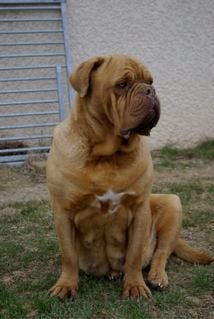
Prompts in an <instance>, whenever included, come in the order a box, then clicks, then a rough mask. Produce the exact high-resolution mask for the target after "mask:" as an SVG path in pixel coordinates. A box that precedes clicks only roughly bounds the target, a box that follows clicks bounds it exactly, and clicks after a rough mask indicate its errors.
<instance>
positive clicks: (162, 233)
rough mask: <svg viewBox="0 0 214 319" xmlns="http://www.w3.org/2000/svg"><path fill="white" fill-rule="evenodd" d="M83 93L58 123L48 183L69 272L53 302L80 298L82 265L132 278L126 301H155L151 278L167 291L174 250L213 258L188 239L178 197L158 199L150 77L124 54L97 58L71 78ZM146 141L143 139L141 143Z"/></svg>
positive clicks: (194, 258)
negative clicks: (150, 141) (150, 137)
mask: <svg viewBox="0 0 214 319" xmlns="http://www.w3.org/2000/svg"><path fill="white" fill-rule="evenodd" d="M70 82H71V85H72V86H73V88H74V89H75V90H76V91H77V93H78V94H77V97H76V102H75V105H74V107H73V110H72V115H71V116H70V117H69V118H67V119H66V120H65V121H64V122H62V123H61V124H59V125H58V126H57V127H56V129H55V132H54V139H53V145H52V148H51V151H50V154H49V158H48V162H47V179H48V188H49V193H50V198H51V202H52V205H53V209H54V217H55V225H56V230H57V234H58V236H59V240H60V246H61V254H62V273H61V275H60V277H59V279H58V281H57V282H56V284H55V285H54V286H53V287H52V288H51V289H50V292H51V294H52V295H53V296H59V297H60V298H64V297H65V296H66V295H71V296H75V294H76V292H77V289H78V280H79V278H78V272H79V268H80V269H82V270H84V271H85V272H86V273H89V274H93V275H109V277H110V278H112V277H114V276H119V275H120V274H121V273H123V274H124V288H123V297H125V298H138V297H140V296H142V295H143V296H148V295H150V290H149V289H148V287H147V286H146V284H145V282H144V279H143V276H142V268H143V267H145V266H147V265H148V264H151V268H150V272H149V276H148V280H149V281H150V283H151V284H153V285H154V286H159V287H164V286H166V285H167V284H168V278H167V274H166V272H165V266H166V262H167V259H168V257H169V256H170V254H171V253H172V252H174V253H175V254H176V255H177V256H179V257H180V258H183V259H185V260H187V261H190V262H198V263H202V264H208V263H210V262H211V261H212V260H213V259H212V258H211V257H209V256H208V255H206V254H205V253H201V252H198V251H195V250H193V249H192V248H191V247H190V246H189V245H188V244H187V243H186V242H185V241H183V240H182V239H180V229H181V219H182V216H181V215H182V212H181V211H182V209H181V204H180V200H179V198H178V197H177V196H176V195H158V194H156V195H151V188H152V177H153V167H152V161H151V156H150V151H149V147H148V142H147V137H146V135H149V133H150V130H151V129H152V127H154V126H155V125H156V123H157V122H158V119H159V115H160V105H159V100H158V97H157V95H156V93H155V89H154V87H153V86H152V76H151V74H150V72H149V71H148V69H147V68H146V67H145V65H143V64H142V63H141V62H139V61H138V60H136V59H134V58H132V57H128V56H125V55H112V56H104V57H95V58H92V59H90V60H88V61H86V62H84V63H82V64H81V65H80V66H79V67H78V68H77V69H76V71H75V72H74V74H73V75H72V76H71V77H70ZM140 135H142V136H140Z"/></svg>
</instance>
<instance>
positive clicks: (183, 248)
mask: <svg viewBox="0 0 214 319" xmlns="http://www.w3.org/2000/svg"><path fill="white" fill-rule="evenodd" d="M173 253H174V254H175V255H176V256H177V257H179V258H181V259H183V260H185V261H188V262H190V263H196V264H202V265H207V264H210V263H212V262H213V261H214V258H212V257H211V256H209V255H208V254H206V253H204V252H201V251H198V250H196V249H194V248H192V247H191V246H190V245H189V244H188V243H187V242H186V241H185V240H184V239H181V238H180V239H178V241H177V244H176V246H175V249H174V252H173Z"/></svg>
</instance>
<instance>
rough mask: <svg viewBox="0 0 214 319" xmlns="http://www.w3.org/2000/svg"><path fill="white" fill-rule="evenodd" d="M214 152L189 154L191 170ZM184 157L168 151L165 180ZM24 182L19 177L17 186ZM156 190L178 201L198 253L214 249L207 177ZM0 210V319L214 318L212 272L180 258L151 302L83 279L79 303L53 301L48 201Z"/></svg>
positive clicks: (54, 267)
mask: <svg viewBox="0 0 214 319" xmlns="http://www.w3.org/2000/svg"><path fill="white" fill-rule="evenodd" d="M212 147H213V142H209V143H205V144H202V145H201V146H200V147H197V148H196V149H193V150H191V154H192V155H191V156H193V158H194V159H195V161H194V163H193V164H191V165H192V166H193V168H194V167H195V169H196V170H198V169H199V168H198V166H197V159H198V158H199V159H200V161H204V163H206V164H205V165H209V163H210V162H209V161H210V159H211V158H212V156H213V155H212V154H213V151H212V150H211V149H210V148H212ZM185 154H187V151H186V150H179V151H178V150H175V149H171V150H170V149H169V148H168V149H164V150H163V154H162V155H161V156H162V157H161V160H162V159H163V161H166V163H167V161H168V162H169V163H171V164H170V165H168V164H167V165H166V166H165V167H162V169H163V170H162V172H161V174H163V176H164V172H165V170H166V171H167V172H168V173H169V170H170V169H171V168H172V167H173V165H176V163H177V161H179V158H180V157H181V156H182V157H185V156H187V155H185ZM188 154H189V153H188ZM158 156H159V155H158ZM186 160H187V162H189V160H190V159H189V158H187V159H186ZM179 169H180V172H181V173H182V172H183V171H182V170H183V168H182V167H180V168H178V169H177V171H176V173H177V174H178V176H179ZM172 173H173V169H172ZM16 177H17V170H16ZM21 178H22V172H21V170H20V183H21ZM29 187H30V186H29ZM155 191H157V192H162V193H176V194H178V195H179V196H180V198H181V201H182V204H183V207H184V219H183V226H184V228H185V233H186V234H187V235H191V234H193V237H194V240H195V242H196V243H197V244H198V246H199V247H200V248H204V250H206V246H207V248H209V247H212V245H213V226H214V202H213V198H214V196H213V195H214V186H213V184H212V183H211V180H210V176H207V177H206V176H205V177H203V178H198V177H197V178H195V177H194V178H193V177H191V176H189V177H185V178H183V177H182V179H179V178H178V179H176V180H171V178H169V179H168V180H166V179H164V180H161V179H160V180H159V181H157V182H156V185H155ZM0 208H1V214H0V256H1V258H0V280H1V282H2V284H1V286H0V319H10V318H17V319H19V318H20V319H25V318H26V319H29V318H30V319H33V318H35V319H49V318H50V319H65V318H66V319H67V318H68V319H69V318H71V319H142V318H143V319H152V318H158V319H159V318H160V319H171V318H176V319H178V318H182V319H185V318H192V316H193V312H194V314H195V317H196V318H208V316H209V314H210V312H211V311H212V298H213V297H212V293H213V287H214V266H213V265H210V266H194V265H191V264H188V263H185V262H183V261H181V260H180V259H178V258H176V257H172V258H170V260H169V263H168V266H167V273H168V276H169V283H170V285H169V287H168V288H166V289H165V290H163V291H159V290H154V289H152V294H153V296H152V298H151V299H148V300H145V299H142V300H141V301H139V302H136V301H124V300H122V299H121V292H122V284H123V283H122V281H116V282H109V281H108V280H107V279H106V278H93V277H90V276H87V275H85V274H84V273H81V274H80V288H79V291H78V296H77V298H76V299H75V300H74V301H71V300H66V301H64V302H62V301H59V300H57V299H55V298H51V297H50V296H49V295H48V293H47V292H48V289H49V288H50V287H51V286H52V285H53V284H54V283H55V281H56V279H57V278H58V276H59V272H60V254H59V243H58V240H57V237H56V234H55V230H54V225H53V217H52V213H51V209H50V206H49V204H48V202H47V201H39V200H35V201H27V202H11V203H10V204H7V205H6V204H4V205H2V207H0ZM196 247H197V245H196ZM146 277H147V273H146V272H145V278H146ZM205 303H206V307H205V306H204V304H205Z"/></svg>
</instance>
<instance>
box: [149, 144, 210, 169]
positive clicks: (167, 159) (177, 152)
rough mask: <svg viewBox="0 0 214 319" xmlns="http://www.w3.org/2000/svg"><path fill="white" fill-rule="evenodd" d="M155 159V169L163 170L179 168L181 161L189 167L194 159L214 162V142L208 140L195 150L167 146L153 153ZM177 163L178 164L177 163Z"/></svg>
mask: <svg viewBox="0 0 214 319" xmlns="http://www.w3.org/2000/svg"><path fill="white" fill-rule="evenodd" d="M153 155H154V157H155V159H156V160H155V162H154V163H155V168H156V169H157V170H162V169H164V168H174V167H175V166H178V165H179V164H181V163H179V160H185V161H186V162H185V165H188V162H190V161H191V160H192V159H201V160H206V161H213V160H214V140H207V141H205V142H202V143H200V144H198V145H197V146H196V147H194V148H186V149H181V148H176V147H170V146H166V147H163V148H162V149H161V150H156V151H153ZM175 161H176V162H175Z"/></svg>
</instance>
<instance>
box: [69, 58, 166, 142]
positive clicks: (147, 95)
mask: <svg viewBox="0 0 214 319" xmlns="http://www.w3.org/2000/svg"><path fill="white" fill-rule="evenodd" d="M70 82H71V84H72V86H73V88H74V89H75V90H76V91H77V92H78V93H79V96H80V97H81V98H82V99H85V101H86V103H87V107H89V108H91V109H90V112H91V114H93V116H94V117H95V118H96V117H97V116H98V117H99V120H100V121H101V120H102V119H105V121H106V120H107V121H108V123H109V125H112V126H113V127H114V131H115V133H116V134H118V135H121V136H122V137H124V138H128V137H129V135H130V134H132V133H134V134H140V135H149V133H150V130H151V129H152V128H153V127H154V126H155V125H156V124H157V122H158V120H159V116H160V103H159V99H158V97H157V95H156V93H155V89H154V87H153V86H152V82H153V79H152V76H151V74H150V72H149V71H148V69H147V68H146V66H145V65H143V64H142V63H141V62H139V61H138V60H136V59H135V58H132V57H129V56H125V55H112V56H104V57H95V58H92V59H90V60H88V61H86V62H84V63H82V64H81V65H80V66H79V67H78V68H77V70H76V71H75V72H74V73H73V74H72V75H71V77H70Z"/></svg>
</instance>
